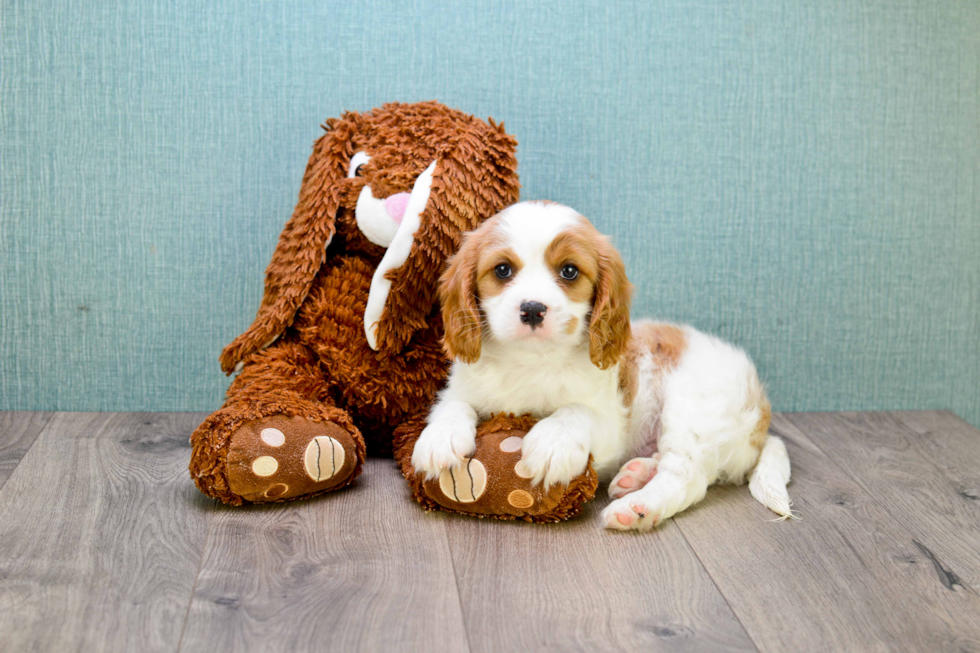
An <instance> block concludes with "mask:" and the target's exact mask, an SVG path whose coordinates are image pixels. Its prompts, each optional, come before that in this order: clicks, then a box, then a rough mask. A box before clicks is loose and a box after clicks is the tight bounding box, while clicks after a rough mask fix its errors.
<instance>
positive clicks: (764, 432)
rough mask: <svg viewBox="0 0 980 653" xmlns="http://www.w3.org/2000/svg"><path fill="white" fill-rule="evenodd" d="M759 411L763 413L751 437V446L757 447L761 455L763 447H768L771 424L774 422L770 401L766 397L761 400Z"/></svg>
mask: <svg viewBox="0 0 980 653" xmlns="http://www.w3.org/2000/svg"><path fill="white" fill-rule="evenodd" d="M759 411H760V412H761V415H760V416H759V422H758V423H757V424H756V425H755V430H754V431H752V435H751V436H750V437H749V444H750V445H752V446H753V447H755V448H756V450H757V451H758V452H759V453H762V447H764V446H766V440H767V439H768V438H769V423H770V422H771V421H772V406H770V405H769V400H768V399H766V398H765V397H762V398H761V403H760V405H759Z"/></svg>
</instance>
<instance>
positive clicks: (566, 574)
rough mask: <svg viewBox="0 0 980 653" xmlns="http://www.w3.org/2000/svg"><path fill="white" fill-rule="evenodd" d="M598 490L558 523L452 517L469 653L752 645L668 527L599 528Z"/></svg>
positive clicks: (672, 527)
mask: <svg viewBox="0 0 980 653" xmlns="http://www.w3.org/2000/svg"><path fill="white" fill-rule="evenodd" d="M599 492H600V495H601V496H602V499H598V500H596V501H594V502H593V503H592V504H591V505H590V506H588V507H587V509H586V510H585V511H583V514H582V515H581V516H580V517H579V518H577V519H576V520H573V521H570V522H566V523H563V524H549V525H535V524H526V523H523V522H500V521H494V520H476V519H469V518H465V517H454V518H453V519H452V521H451V522H450V524H449V541H450V545H451V549H452V553H453V561H454V564H455V567H456V575H457V581H458V583H459V592H460V598H461V600H462V605H463V614H464V617H465V619H466V626H467V632H468V633H469V637H470V645H471V647H472V650H473V651H474V652H477V651H540V650H552V651H590V652H592V651H624V650H655V651H709V650H743V651H744V650H752V651H754V650H756V649H755V646H754V645H753V644H752V641H751V640H750V639H749V637H748V635H747V634H746V632H745V630H744V629H743V628H742V626H741V625H740V624H739V623H738V621H737V620H736V618H735V616H734V614H733V613H732V610H731V609H730V608H729V606H728V605H727V603H726V602H725V600H724V598H723V597H722V596H721V594H720V593H719V591H718V588H717V587H715V585H714V584H713V583H712V581H711V579H710V578H709V577H708V574H707V573H706V572H705V570H704V568H703V567H702V565H701V563H700V562H699V561H698V560H697V558H696V557H695V555H694V554H693V552H692V551H691V549H690V547H689V546H688V545H687V543H686V542H685V540H684V538H683V537H682V536H681V533H680V531H679V530H678V529H677V527H676V526H675V525H674V524H666V525H665V526H664V527H663V528H661V529H660V530H658V531H657V532H654V533H649V534H642V535H638V534H622V533H613V532H610V531H605V530H601V529H600V527H599V512H600V511H601V509H602V508H603V507H605V505H606V504H607V503H608V500H607V499H606V498H605V490H604V489H600V491H599Z"/></svg>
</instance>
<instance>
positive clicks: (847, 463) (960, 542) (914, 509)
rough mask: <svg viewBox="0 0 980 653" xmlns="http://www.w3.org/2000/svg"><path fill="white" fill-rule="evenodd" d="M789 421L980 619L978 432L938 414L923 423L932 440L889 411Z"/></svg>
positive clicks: (798, 417)
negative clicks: (975, 495) (974, 494)
mask: <svg viewBox="0 0 980 653" xmlns="http://www.w3.org/2000/svg"><path fill="white" fill-rule="evenodd" d="M787 418H788V419H789V420H790V421H791V422H792V423H793V424H794V425H795V426H797V427H798V428H799V429H800V430H801V431H803V432H804V433H806V434H807V436H808V437H809V438H810V439H811V440H812V441H813V442H814V443H815V444H816V445H817V446H819V447H820V448H821V449H822V450H823V451H824V452H825V453H826V454H827V456H828V457H829V458H830V459H831V460H833V461H834V462H835V463H836V464H837V465H838V466H840V467H841V469H842V470H844V471H845V472H847V473H848V474H849V475H850V476H851V478H852V479H853V480H854V481H855V482H856V483H857V484H858V485H860V486H861V487H862V489H864V491H865V492H867V493H868V494H869V495H871V496H873V497H875V499H876V500H877V502H878V503H879V504H880V505H882V506H884V507H885V509H886V510H887V511H888V514H890V515H891V517H892V518H893V519H894V520H895V521H896V522H897V523H899V524H901V525H902V526H904V527H905V529H906V530H908V531H909V532H910V533H911V534H912V535H913V538H914V539H913V543H914V544H915V547H916V548H917V549H919V551H920V554H921V555H919V556H918V560H919V564H922V565H924V566H927V567H929V566H931V567H932V568H933V569H934V570H935V572H936V575H937V580H938V581H939V582H940V583H942V584H943V585H944V586H945V587H946V589H947V590H949V591H952V592H954V593H956V594H957V595H958V596H960V598H961V599H962V601H963V602H964V606H963V607H964V609H966V610H968V611H969V612H970V613H972V614H974V615H977V616H980V594H978V593H977V592H978V590H980V506H978V505H977V501H976V499H971V498H970V496H971V494H970V490H969V489H968V488H969V486H970V485H973V483H970V482H969V481H968V480H967V479H968V478H969V476H970V475H972V477H973V479H974V481H976V479H977V478H978V476H977V475H978V471H977V470H978V469H980V467H977V466H976V465H977V464H980V431H977V430H976V429H974V428H973V427H970V426H968V425H965V426H966V427H967V428H968V429H969V431H967V430H966V429H962V430H955V429H949V428H948V427H946V426H944V425H942V424H940V421H939V415H937V414H935V413H924V414H922V415H921V416H920V417H918V419H919V420H921V423H924V424H930V425H931V427H930V429H929V431H927V434H926V433H920V432H917V431H916V430H914V429H912V428H910V427H909V426H907V424H906V423H905V421H903V420H902V419H901V417H900V416H898V415H893V414H891V413H806V414H793V415H787ZM970 431H972V433H970ZM971 435H972V437H970V436H971ZM958 436H959V437H958ZM963 436H965V437H963ZM957 440H959V441H957ZM971 444H972V446H971ZM964 464H966V465H967V466H968V467H969V466H971V465H972V470H973V471H972V473H970V472H968V471H967V470H966V469H964V468H963V465H964ZM951 477H952V478H951Z"/></svg>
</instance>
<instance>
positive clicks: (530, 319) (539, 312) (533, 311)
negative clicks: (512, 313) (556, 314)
mask: <svg viewBox="0 0 980 653" xmlns="http://www.w3.org/2000/svg"><path fill="white" fill-rule="evenodd" d="M547 312H548V307H547V306H545V305H544V304H542V303H541V302H524V303H523V304H521V322H523V323H524V324H527V325H529V326H530V327H531V328H532V329H533V328H534V327H536V326H538V325H539V324H541V323H542V322H544V314H545V313H547Z"/></svg>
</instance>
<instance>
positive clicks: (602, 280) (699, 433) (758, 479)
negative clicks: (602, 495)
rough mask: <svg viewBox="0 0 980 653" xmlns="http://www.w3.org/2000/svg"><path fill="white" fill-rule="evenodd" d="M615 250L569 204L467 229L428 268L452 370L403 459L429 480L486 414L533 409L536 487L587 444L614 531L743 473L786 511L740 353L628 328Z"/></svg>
mask: <svg viewBox="0 0 980 653" xmlns="http://www.w3.org/2000/svg"><path fill="white" fill-rule="evenodd" d="M630 292H631V286H630V284H629V281H628V280H627V278H626V271H625V268H624V266H623V262H622V260H621V259H620V257H619V254H618V253H617V252H616V250H615V249H614V248H613V247H612V245H611V244H610V243H609V241H608V239H607V238H605V237H604V236H602V235H600V234H599V232H598V231H596V229H595V228H594V227H593V226H592V224H591V223H590V222H589V221H588V220H587V219H586V218H584V217H583V216H581V215H579V214H578V213H576V212H575V211H574V210H572V209H570V208H568V207H566V206H562V205H559V204H554V203H550V202H523V203H521V204H516V205H513V206H511V207H509V208H507V209H505V210H504V211H502V212H501V213H498V214H497V215H496V216H494V217H493V218H491V219H490V220H488V221H487V222H486V223H484V224H483V225H482V226H481V227H480V228H479V229H477V230H475V231H473V232H470V233H469V234H467V235H466V236H465V239H464V242H463V245H462V247H461V248H460V250H459V252H458V253H457V255H456V256H455V257H454V258H453V259H452V261H451V264H450V266H449V268H448V269H447V270H446V272H445V273H444V274H443V276H442V278H441V280H440V298H441V300H442V312H443V321H444V323H445V348H446V351H447V353H448V354H449V356H450V358H452V359H453V361H454V363H453V367H452V371H451V373H450V376H449V381H448V384H447V386H446V388H445V389H444V390H443V391H442V392H441V393H440V395H439V399H438V401H437V403H436V404H435V405H434V406H433V408H432V411H431V413H430V414H429V417H428V422H427V426H426V428H425V430H424V431H423V432H422V434H421V436H420V437H419V440H418V442H417V443H416V445H415V449H414V451H413V455H412V464H413V465H414V467H415V469H416V470H418V471H421V472H424V473H425V474H426V475H427V477H429V478H434V477H436V476H438V475H439V474H440V473H441V471H442V470H444V469H447V468H450V467H456V466H461V465H463V464H465V460H466V458H467V457H468V456H471V455H472V454H473V452H474V450H475V447H476V442H475V434H476V426H477V423H478V422H479V421H481V420H484V419H487V418H489V417H490V415H491V414H493V413H501V412H503V413H515V414H518V415H519V414H523V413H530V414H531V415H533V416H535V417H537V418H538V419H539V420H540V421H539V422H538V423H537V424H536V425H535V426H534V427H533V428H532V429H531V430H530V431H529V432H528V434H527V435H526V436H525V437H524V442H523V446H522V451H521V457H522V461H523V463H524V465H525V466H526V468H527V470H528V471H529V472H530V473H531V474H533V482H534V483H544V484H545V486H550V485H552V484H555V483H568V482H569V481H570V480H571V479H572V478H573V477H574V476H576V475H577V474H579V473H581V472H582V471H583V470H584V469H585V467H586V465H587V464H588V461H589V455H590V454H591V455H592V456H593V459H594V467H595V470H596V472H597V473H598V475H599V478H600V480H601V481H603V482H606V481H609V480H610V479H611V483H610V485H609V495H610V496H611V497H612V498H613V499H615V500H614V501H613V502H612V503H610V505H609V506H608V507H607V508H606V509H605V511H604V512H603V513H602V520H603V524H604V525H605V526H606V527H607V528H611V529H617V530H649V529H650V528H653V527H655V526H657V525H658V524H660V523H661V522H662V521H663V520H665V519H668V518H669V517H671V516H673V515H674V514H676V513H678V512H680V511H681V510H684V509H685V508H687V507H688V506H691V505H693V504H694V503H697V502H698V501H700V500H701V499H703V498H704V495H705V492H706V491H707V488H708V486H709V485H711V484H713V483H718V482H734V483H740V482H742V481H743V480H744V479H745V478H746V476H748V478H749V490H750V491H751V492H752V496H754V497H755V498H756V499H758V500H759V501H760V502H762V503H763V504H764V505H765V506H767V507H768V508H769V509H771V510H773V511H774V512H776V513H777V514H779V515H781V516H783V517H789V516H791V512H790V500H789V495H788V494H787V492H786V484H787V482H788V481H789V477H790V468H789V457H788V455H787V453H786V448H785V446H784V445H783V443H782V441H781V440H780V439H779V438H776V437H773V436H771V435H769V433H768V428H769V418H770V409H769V402H768V400H767V399H766V395H765V391H764V390H763V387H762V383H761V382H760V381H759V377H758V375H757V373H756V370H755V367H754V365H753V364H752V362H751V361H750V360H749V358H748V357H747V356H746V355H745V353H744V352H742V351H741V350H739V349H736V348H735V347H733V346H731V345H729V344H726V343H724V342H722V341H721V340H719V339H717V338H713V337H711V336H708V335H705V334H703V333H700V332H698V331H696V330H695V329H693V328H691V327H686V326H675V325H673V324H666V323H658V322H650V321H638V322H634V323H632V324H630V316H629V303H630Z"/></svg>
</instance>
